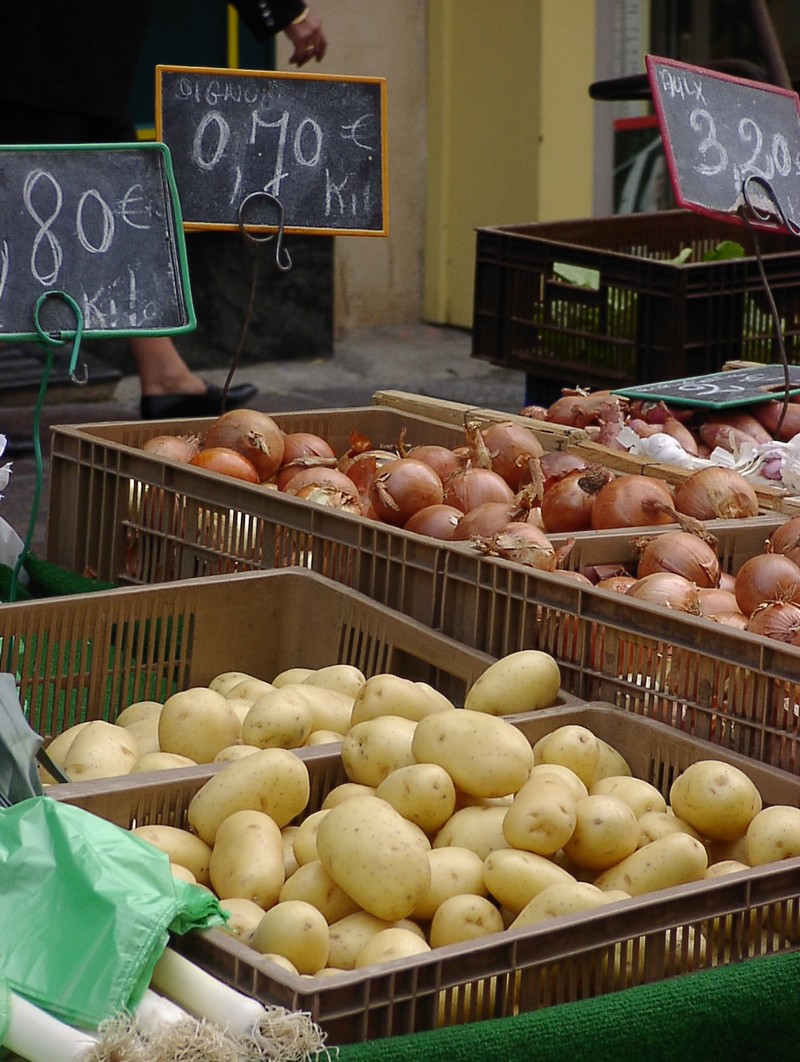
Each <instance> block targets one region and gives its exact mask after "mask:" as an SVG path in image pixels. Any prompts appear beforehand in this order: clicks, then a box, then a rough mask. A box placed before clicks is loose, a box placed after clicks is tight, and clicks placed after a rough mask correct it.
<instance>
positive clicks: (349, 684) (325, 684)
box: [303, 664, 367, 698]
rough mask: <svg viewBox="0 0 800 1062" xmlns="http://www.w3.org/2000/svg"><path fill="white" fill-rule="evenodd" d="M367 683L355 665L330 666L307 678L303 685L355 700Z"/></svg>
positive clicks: (314, 672) (321, 668) (319, 669)
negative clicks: (345, 695)
mask: <svg viewBox="0 0 800 1062" xmlns="http://www.w3.org/2000/svg"><path fill="white" fill-rule="evenodd" d="M366 681H367V679H366V676H365V675H364V672H363V671H361V669H360V668H357V667H355V666H354V665H353V664H329V665H327V666H326V667H320V668H318V669H317V670H316V671H313V672H312V673H311V674H310V675H308V676H306V678H304V679H303V685H305V686H319V687H320V688H321V689H326V690H334V691H335V692H337V693H344V694H347V695H348V696H349V697H350V698H355V696H356V695H357V694H358V692H359V690H360V689H361V687H362V686H363V685H364V683H365V682H366Z"/></svg>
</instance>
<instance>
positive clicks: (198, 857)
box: [130, 823, 211, 885]
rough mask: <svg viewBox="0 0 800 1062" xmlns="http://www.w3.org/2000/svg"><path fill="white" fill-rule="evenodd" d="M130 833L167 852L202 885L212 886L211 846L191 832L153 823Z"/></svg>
mask: <svg viewBox="0 0 800 1062" xmlns="http://www.w3.org/2000/svg"><path fill="white" fill-rule="evenodd" d="M130 832H131V833H132V834H133V836H134V837H139V838H141V839H142V840H143V841H147V842H148V844H152V845H153V846H154V847H155V848H159V849H160V850H161V851H162V852H166V854H167V855H168V856H169V860H170V862H171V863H179V864H180V865H181V866H184V867H186V868H187V870H191V872H192V874H193V875H194V877H195V879H196V880H197V881H199V882H200V884H201V885H210V884H211V878H210V877H209V873H208V866H209V862H210V860H211V846H210V845H207V844H206V842H205V841H203V840H201V838H199V837H197V836H196V835H195V834H193V833H190V832H189V830H183V829H181V828H180V826H167V825H165V824H160V823H151V824H149V825H147V826H136V827H134V829H132V830H131V831H130Z"/></svg>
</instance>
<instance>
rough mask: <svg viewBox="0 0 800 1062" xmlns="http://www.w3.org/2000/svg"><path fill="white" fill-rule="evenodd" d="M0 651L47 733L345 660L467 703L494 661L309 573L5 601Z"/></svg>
mask: <svg viewBox="0 0 800 1062" xmlns="http://www.w3.org/2000/svg"><path fill="white" fill-rule="evenodd" d="M0 647H1V651H2V661H3V670H5V671H10V672H11V673H12V674H14V675H16V677H17V681H18V686H19V696H20V701H21V703H22V705H23V708H24V709H25V712H26V716H27V719H28V722H29V723H30V725H31V726H32V727H33V729H34V730H36V731H37V733H39V734H41V735H42V736H43V737H45V738H50V737H53V736H54V735H55V734H57V733H59V732H61V731H62V730H64V729H66V728H67V727H68V726H72V725H73V724H74V723H79V722H83V721H84V720H86V719H109V720H114V719H116V717H117V715H118V714H119V712H120V711H121V710H122V709H123V708H125V707H126V705H128V704H130V703H132V702H133V701H137V700H158V701H164V700H165V699H166V698H167V697H168V696H169V695H170V694H171V693H174V692H176V691H177V690H180V689H186V688H188V687H190V686H204V685H207V684H208V683H209V682H210V680H211V679H212V678H213V677H214V676H215V675H217V674H220V673H221V672H223V671H243V672H246V673H248V674H252V675H255V676H256V677H259V678H264V679H271V678H273V677H274V676H275V675H276V674H278V672H280V671H283V670H285V669H286V668H289V667H296V666H304V667H312V668H319V667H323V666H326V665H328V664H335V663H346V664H353V665H355V666H356V667H359V668H360V669H361V670H362V671H363V672H364V673H365V674H367V675H368V676H369V675H373V674H377V673H382V672H393V673H395V674H397V675H401V676H402V677H405V678H409V679H413V680H414V681H421V682H428V683H430V684H431V685H432V686H434V687H435V688H436V689H438V690H440V691H441V692H442V693H443V694H444V695H445V696H447V697H449V698H450V699H451V700H454V702H455V703H458V704H463V699H464V694H465V692H466V690H467V688H468V687H469V686H470V685H471V684H472V682H474V681H475V679H476V678H477V677H478V675H480V674H481V673H482V672H483V671H484V670H485V668H486V667H487V665H488V664H489V663H490V662H491V659H492V658H491V657H489V656H487V655H486V654H484V653H481V652H479V651H477V650H474V649H471V648H469V647H468V646H464V645H461V644H459V643H457V642H454V641H452V640H451V639H449V638H447V637H445V636H444V635H442V634H439V633H437V632H436V631H433V630H430V629H428V628H426V627H423V626H421V625H420V624H419V623H416V622H414V621H413V620H411V619H409V618H407V617H406V616H403V615H401V614H399V613H397V612H394V611H393V610H392V609H389V608H387V607H385V606H384V605H381V604H377V603H375V602H373V601H370V600H369V599H368V598H366V597H364V596H363V595H361V594H359V593H356V592H355V591H354V590H351V589H348V588H347V587H345V586H342V585H341V584H339V583H335V582H332V581H331V580H329V579H326V578H324V577H323V576H320V575H317V574H316V573H314V572H309V571H306V570H304V569H300V568H286V569H283V570H281V571H272V572H249V573H248V572H244V573H241V574H237V575H228V576H216V577H212V578H208V579H202V580H198V579H189V580H184V581H179V582H175V583H170V584H169V585H165V586H152V587H128V588H125V589H120V590H106V591H102V592H99V593H95V594H83V595H76V596H69V597H58V598H50V599H48V600H42V601H26V602H19V603H17V604H12V605H0ZM560 703H562V704H572V703H575V698H572V697H570V696H569V695H567V694H563V695H562V696H561V697H560Z"/></svg>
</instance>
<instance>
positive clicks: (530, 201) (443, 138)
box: [276, 0, 595, 334]
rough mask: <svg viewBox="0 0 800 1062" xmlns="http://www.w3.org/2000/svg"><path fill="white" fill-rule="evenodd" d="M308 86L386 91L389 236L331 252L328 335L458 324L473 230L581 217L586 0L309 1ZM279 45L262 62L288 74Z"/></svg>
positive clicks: (345, 242) (588, 160)
mask: <svg viewBox="0 0 800 1062" xmlns="http://www.w3.org/2000/svg"><path fill="white" fill-rule="evenodd" d="M311 7H312V9H313V10H314V11H315V12H316V13H317V14H318V15H319V16H320V18H321V19H322V21H323V25H324V27H325V31H326V34H327V37H328V48H329V50H328V55H327V56H326V58H325V60H324V62H323V63H322V64H321V65H320V66H319V67H312V72H313V70H314V69H318V70H319V72H322V73H331V74H346V75H353V76H356V75H363V76H380V77H385V78H386V81H387V111H388V114H387V138H388V159H389V177H388V184H389V225H390V233H389V236H388V237H386V238H381V237H336V239H335V248H334V270H333V272H334V280H333V284H334V333H335V334H337V333H341V332H342V331H344V330H349V329H352V328H357V327H361V326H374V325H381V324H402V323H405V322H411V321H418V320H420V319H424V320H426V321H429V322H431V323H434V324H447V325H453V326H456V327H465V328H468V327H470V326H471V322H472V282H473V274H474V253H475V252H474V245H475V229H476V227H479V226H484V225H495V224H518V223H524V222H528V221H536V220H552V219H556V218H564V217H580V216H586V215H590V214H591V212H592V190H593V150H594V148H593V135H594V132H593V116H594V112H593V106H592V102H591V100H590V98H589V95H588V86H589V84H590V83H591V81H592V80H594V69H595V61H594V49H595V3H594V2H593V0H402V2H398V0H311ZM289 54H290V49H289V47H288V41H286V39H285V38H283V37H281V38H280V39H279V41H278V44H277V48H276V65H277V67H278V69H290V67H289V65H288V56H289Z"/></svg>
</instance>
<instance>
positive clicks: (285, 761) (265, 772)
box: [187, 749, 311, 846]
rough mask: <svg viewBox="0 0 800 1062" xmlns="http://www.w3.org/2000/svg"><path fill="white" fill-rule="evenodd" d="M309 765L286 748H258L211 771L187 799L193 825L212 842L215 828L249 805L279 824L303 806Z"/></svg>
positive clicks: (196, 830) (189, 815) (206, 840)
mask: <svg viewBox="0 0 800 1062" xmlns="http://www.w3.org/2000/svg"><path fill="white" fill-rule="evenodd" d="M310 788H311V787H310V782H309V776H308V767H306V765H305V763H304V762H303V760H301V759H300V758H299V756H297V755H295V753H293V752H289V751H288V749H260V750H259V751H258V752H254V753H253V754H252V755H251V756H246V757H245V758H244V759H243V760H234V761H233V762H231V763H228V764H226V765H225V767H223V768H222V770H220V771H219V772H218V773H217V774H214V775H212V776H211V777H210V778H209V779H208V780H207V781H206V782H204V783H203V785H202V786H201V787H200V788H199V789H198V790H197V792H196V793H195V794H194V796H193V797H192V799H191V800H190V801H189V807H188V809H187V818H188V820H189V825H190V826H191V827H192V829H193V830H194V831H195V832H196V833H197V834H198V835H199V836H200V837H202V838H203V840H204V841H205V842H206V843H207V844H210V845H212V846H213V844H214V838H215V836H216V833H217V828H218V827H219V824H220V823H221V822H222V820H223V819H225V818H227V816H228V815H231V814H233V812H234V811H240V810H242V809H244V808H250V809H253V810H255V811H263V812H264V813H265V814H267V815H270V816H271V817H272V818H273V819H274V820H275V822H276V823H277V825H278V826H279V827H282V826H286V825H288V824H289V823H290V822H291V821H292V819H293V818H295V817H296V816H297V815H299V814H300V813H301V812H302V811H304V810H305V808H306V805H307V804H308V798H309V793H310Z"/></svg>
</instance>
